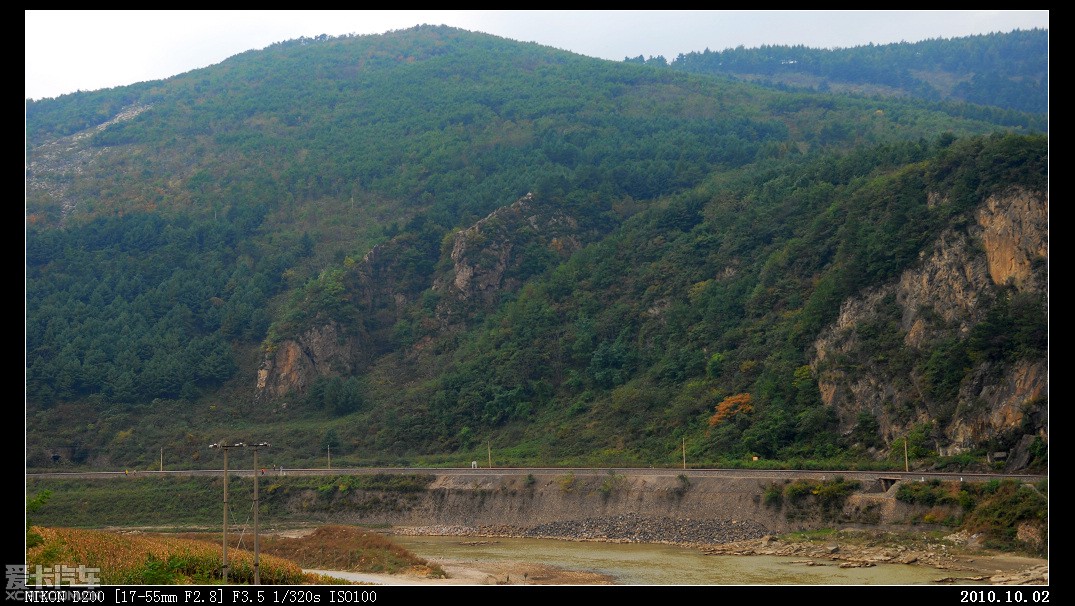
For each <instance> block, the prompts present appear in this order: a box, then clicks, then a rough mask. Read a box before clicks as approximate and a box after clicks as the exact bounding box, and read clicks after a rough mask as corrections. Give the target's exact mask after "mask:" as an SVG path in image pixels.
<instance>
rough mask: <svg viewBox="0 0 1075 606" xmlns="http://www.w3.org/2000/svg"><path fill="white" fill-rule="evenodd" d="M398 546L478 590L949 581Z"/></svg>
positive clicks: (505, 545) (464, 540)
mask: <svg viewBox="0 0 1075 606" xmlns="http://www.w3.org/2000/svg"><path fill="white" fill-rule="evenodd" d="M393 541H395V542H397V543H399V544H400V545H403V546H404V547H406V548H407V549H410V550H411V551H413V552H414V553H415V554H417V555H419V556H421V557H423V558H426V559H428V560H430V561H431V562H435V563H437V564H440V565H441V566H442V567H443V568H444V569H445V570H446V571H448V572H449V575H451V576H453V577H455V578H456V579H459V578H460V575H464V577H463V579H462V580H464V581H466V582H469V583H473V584H530V583H543V582H549V581H552V582H553V583H554V584H555V583H565V584H566V583H571V584H575V583H585V584H615V585H919V584H933V583H936V582H937V581H938V580H940V579H943V578H946V577H951V573H948V572H945V571H942V570H937V569H934V568H930V567H924V566H914V565H906V564H890V563H884V564H878V565H874V566H869V567H861V568H841V567H840V566H839V563H838V562H834V561H829V560H824V559H818V558H795V557H782V556H765V555H756V556H728V555H707V554H705V553H704V552H702V551H700V550H698V549H693V548H689V547H681V546H677V545H662V544H640V543H602V542H591V541H586V542H579V541H563V540H556V539H529V538H477V537H458V536H400V535H397V536H394V537H393ZM558 575H559V576H558ZM557 579H559V581H557ZM400 580H401V581H402V579H400ZM412 581H413V580H408V582H412ZM449 581H450V580H449ZM457 582H458V581H457Z"/></svg>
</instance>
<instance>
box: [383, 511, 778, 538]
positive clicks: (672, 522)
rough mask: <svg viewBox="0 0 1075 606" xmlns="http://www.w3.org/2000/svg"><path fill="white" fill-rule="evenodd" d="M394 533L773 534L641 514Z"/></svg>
mask: <svg viewBox="0 0 1075 606" xmlns="http://www.w3.org/2000/svg"><path fill="white" fill-rule="evenodd" d="M393 532H394V533H396V534H401V535H439V536H486V537H530V538H540V539H570V540H576V541H615V542H624V543H678V544H690V545H698V544H710V545H714V544H721V543H732V542H735V541H745V540H749V539H758V538H761V537H764V536H765V535H768V534H770V532H769V531H768V530H767V529H766V528H765V527H764V526H762V525H761V524H758V523H757V522H752V521H749V520H748V521H739V520H690V519H677V518H669V517H662V518H657V517H647V516H642V515H638V514H620V515H614V516H606V517H601V518H588V519H585V520H571V521H561V522H549V523H546V524H538V525H536V526H530V527H518V526H509V525H503V524H499V525H491V526H478V527H473V526H447V525H438V526H421V527H399V528H394V529H393Z"/></svg>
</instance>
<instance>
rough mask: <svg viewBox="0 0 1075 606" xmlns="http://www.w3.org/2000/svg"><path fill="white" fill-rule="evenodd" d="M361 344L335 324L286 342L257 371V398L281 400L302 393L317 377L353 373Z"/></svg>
mask: <svg viewBox="0 0 1075 606" xmlns="http://www.w3.org/2000/svg"><path fill="white" fill-rule="evenodd" d="M357 349H358V342H357V340H356V339H355V338H354V337H348V336H346V335H345V334H343V333H342V332H341V329H340V327H339V326H338V325H336V324H335V323H330V324H326V325H324V326H319V327H316V328H312V329H310V330H308V331H306V332H305V333H303V334H302V335H300V336H299V337H298V338H296V339H289V340H286V341H283V342H282V343H280V344H279V346H277V348H276V349H275V351H273V352H272V353H270V354H268V355H267V356H266V357H265V361H264V362H262V364H261V367H260V368H258V378H257V386H256V387H257V390H258V395H259V396H262V395H268V396H269V397H274V398H275V397H279V396H283V395H286V394H287V393H288V392H291V391H295V392H299V393H301V392H303V391H305V390H306V388H307V387H309V385H310V384H311V383H312V382H313V381H314V380H315V379H317V377H321V376H328V375H330V374H341V375H344V376H346V375H348V374H351V371H352V370H353V368H354V366H355V364H356V362H357V361H358V359H359V351H357Z"/></svg>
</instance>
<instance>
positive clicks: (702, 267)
mask: <svg viewBox="0 0 1075 606" xmlns="http://www.w3.org/2000/svg"><path fill="white" fill-rule="evenodd" d="M1044 128H1045V119H1044V118H1043V117H1042V116H1040V115H1035V114H1025V113H1019V112H1017V111H1014V110H1005V111H1000V110H996V111H994V110H989V109H988V108H986V109H983V108H981V107H976V106H970V105H956V104H952V103H948V104H944V105H935V104H930V103H926V102H923V101H920V100H901V99H897V98H886V99H877V98H866V97H861V96H845V95H838V94H823V93H815V92H808V91H798V92H789V91H786V90H777V89H773V88H767V87H763V86H758V85H754V84H750V83H746V82H738V81H733V80H730V79H725V78H723V77H714V76H710V75H704V74H689V73H683V72H679V71H673V70H668V69H662V68H660V67H657V66H652V65H636V64H633V63H620V62H609V61H601V60H596V59H590V58H586V57H582V56H578V55H573V54H570V53H566V52H563V51H558V50H554V49H550V48H546V47H542V46H538V45H535V44H529V43H518V42H513V41H509V40H504V39H500V38H496V37H493V36H488V35H484V34H476V33H470V32H465V31H461V30H455V29H451V28H446V27H430V26H422V27H418V28H414V29H410V30H405V31H398V32H392V33H389V34H385V35H380V36H358V37H353V36H352V37H340V38H330V37H318V38H315V39H305V38H304V39H299V40H292V41H288V42H283V43H278V44H274V45H272V46H270V47H268V48H266V49H264V50H260V51H250V52H247V53H243V54H241V55H238V56H236V57H233V58H231V59H228V60H227V61H224V62H222V63H220V64H218V65H215V66H212V67H209V68H205V69H201V70H196V71H193V72H189V73H187V74H182V75H179V76H176V77H174V78H170V79H168V80H164V81H158V82H148V83H142V84H138V85H134V86H130V87H121V88H117V89H110V90H105V91H97V92H91V93H77V94H74V95H65V96H63V97H59V98H57V99H47V100H42V101H28V102H27V162H28V166H27V197H26V215H27V230H26V309H27V312H26V401H27V465H28V466H29V467H30V468H32V469H51V468H76V467H77V468H81V467H93V468H108V469H113V468H117V467H118V468H126V467H147V466H148V467H153V466H154V465H155V464H156V461H157V457H158V456H159V451H160V449H161V448H164V449H165V452H166V453H167V454H168V462H169V464H170V465H171V466H174V467H202V466H205V465H206V464H207V463H206V462H205V460H204V458H205V457H207V456H209V452H208V451H206V450H205V444H208V443H210V442H214V441H217V440H218V439H221V438H228V439H231V438H234V439H250V440H266V441H269V442H272V443H273V445H274V448H273V450H272V456H273V458H274V459H275V462H277V463H279V464H284V465H287V466H298V465H304V464H313V463H315V462H316V461H319V460H320V458H321V457H322V455H323V454H324V453H325V450H326V448H329V447H331V449H332V452H333V457H334V459H335V458H337V457H338V458H339V460H340V461H341V462H347V461H350V462H353V463H356V464H364V463H370V462H419V461H424V462H434V463H437V462H445V463H449V462H457V461H460V460H467V461H469V460H470V459H471V458H473V457H474V456H475V455H474V453H475V452H481V451H484V450H485V449H486V448H487V447H488V448H492V449H495V450H496V451H497V452H498V456H499V457H501V458H503V459H506V460H508V461H510V462H514V463H524V462H525V463H540V464H567V463H583V464H606V463H607V464H630V463H636V464H663V463H665V462H667V461H669V460H672V461H674V460H675V457H676V453H677V452H678V451H677V449H680V448H682V447H683V444H684V443H686V444H687V448H688V454H689V455H690V456H691V458H692V460H696V461H699V462H700V463H708V464H717V463H722V464H734V463H735V462H736V461H740V460H748V459H749V458H751V457H753V456H758V457H761V458H763V459H764V460H768V461H779V462H783V463H788V462H792V463H794V464H805V463H804V462H813V463H816V464H829V463H824V462H826V461H828V462H830V463H831V464H839V465H885V464H887V463H886V462H885V457H886V456H887V453H888V452H889V451H890V450H891V449H892V448H895V447H896V442H895V440H897V439H903V440H908V439H912V440H914V439H917V440H918V442H916V445H917V446H918V447H919V451H920V452H919V453H918V456H919V458H920V459H921V460H923V461H925V460H931V461H932V460H933V457H936V456H939V455H941V450H946V451H951V452H953V453H954V452H958V453H962V457H963V458H961V459H959V461H958V462H957V464H960V465H976V464H986V461H985V453H986V451H989V452H993V451H996V450H1005V451H1010V452H1011V453H1012V457H1013V458H1019V457H1018V456H1017V455H1019V456H1023V455H1027V453H1031V450H1030V448H1031V447H1030V446H1029V444H1031V443H1032V440H1033V438H1034V437H1035V436H1039V437H1040V434H1042V433H1043V432H1044V427H1045V424H1046V422H1047V415H1043V413H1042V412H1041V410H1043V409H1044V407H1045V402H1044V400H1043V399H1035V400H1034V401H1033V402H1031V403H1030V404H1028V405H1027V406H1024V409H1025V412H1024V413H1021V416H1020V417H1019V419H1018V420H1017V422H1016V425H1015V426H1013V427H1011V428H1008V429H1005V431H1004V432H1000V431H993V430H992V429H990V430H989V431H993V433H992V434H990V437H984V436H983V435H980V434H978V433H976V434H974V435H970V436H968V435H967V434H966V432H963V431H962V430H961V429H960V428H961V427H963V425H961V424H960V423H963V422H964V421H965V420H966V419H970V418H971V416H973V415H976V414H984V413H982V412H981V411H983V410H985V409H986V408H988V407H989V406H993V404H980V405H979V404H974V403H975V402H978V401H979V400H982V401H983V402H984V401H986V400H988V397H984V396H981V394H986V395H987V396H988V394H992V393H994V392H996V391H997V390H996V389H994V387H995V386H996V385H999V384H1000V383H1001V382H1003V381H1006V380H1007V377H1009V375H1010V374H1011V373H1013V372H1026V370H1025V368H1024V366H1026V365H1028V364H1029V365H1033V364H1038V363H1039V362H1040V361H1041V360H1043V359H1044V356H1045V353H1046V351H1047V341H1046V337H1045V335H1046V334H1047V309H1046V307H1045V298H1044V295H1043V294H1042V293H1043V292H1044V290H1043V289H1044V285H1045V284H1046V281H1047V275H1046V267H1047V263H1046V260H1045V259H1039V258H1038V257H1036V256H1034V255H1033V254H1031V253H1027V254H1031V256H1030V257H1027V258H1028V259H1031V261H1033V263H1034V265H1033V268H1032V269H1029V270H1027V271H1028V272H1029V273H1027V272H1023V273H1021V274H1019V277H1018V280H1017V282H1012V283H1011V284H1010V285H1007V286H1006V285H1004V284H992V283H989V284H985V283H982V284H979V285H978V286H976V288H977V289H978V290H976V291H975V292H976V296H975V297H974V299H973V301H970V300H969V299H968V301H969V302H968V303H967V305H965V306H964V307H968V306H969V308H971V309H970V311H968V312H967V313H966V315H967V317H966V318H965V319H963V320H960V321H962V322H963V324H965V325H966V326H965V327H963V326H962V325H960V326H957V325H956V324H959V321H956V320H953V319H952V318H947V319H946V318H944V317H939V318H938V319H936V320H934V319H931V318H932V316H931V317H927V318H925V319H924V320H923V322H924V326H926V328H927V329H928V330H927V332H926V333H925V334H926V336H925V337H918V336H916V337H915V338H914V339H915V343H914V344H913V345H908V344H907V341H908V338H905V336H906V335H905V333H907V332H908V330H909V328H908V327H904V326H897V325H898V324H899V323H898V322H897V323H896V324H889V325H886V324H884V322H883V321H882V320H876V322H875V323H876V324H877V326H875V327H873V328H871V329H869V330H867V331H865V332H864V333H863V334H864V335H865V334H866V333H869V334H870V335H872V336H870V338H871V339H873V340H872V341H869V340H866V341H864V340H863V339H859V340H858V341H855V342H854V343H853V344H852V345H849V346H848V347H846V348H845V349H846V351H844V353H843V354H842V355H844V358H841V360H843V362H841V363H840V364H837V365H835V366H834V365H833V362H832V359H831V358H830V359H829V360H828V361H824V362H823V363H822V362H819V361H818V360H815V359H814V358H815V357H816V351H817V346H816V343H817V342H818V340H819V338H820V336H821V335H822V334H823V333H825V331H826V330H827V329H828V327H830V325H832V323H833V322H834V321H836V320H837V318H838V316H839V315H840V313H841V306H842V305H844V304H845V302H847V301H848V300H851V299H854V298H856V297H861V296H863V293H865V292H869V291H870V290H871V289H878V288H884V287H885V286H884V285H886V284H891V283H893V282H895V281H898V280H899V279H900V277H901V275H903V272H905V271H908V270H910V269H912V268H914V267H916V264H920V263H922V262H923V259H924V258H926V256H927V254H928V253H929V252H930V251H931V250H932V248H933V247H934V246H935V243H936V242H937V241H938V239H939V238H942V237H948V236H945V234H951V233H957V234H967V235H966V236H965V237H966V238H969V239H970V240H969V241H974V240H975V238H978V239H979V240H980V238H981V237H980V236H979V235H978V231H976V230H977V229H978V228H977V227H974V226H975V225H978V223H980V222H981V221H982V220H984V219H981V218H980V213H981V210H980V209H981V208H982V205H983V203H985V201H986V200H988V199H990V198H991V197H993V198H995V197H998V196H1000V197H1004V196H1009V197H1010V195H1014V194H1012V192H1029V193H1027V194H1026V195H1028V196H1030V197H1031V198H1033V199H1034V200H1037V199H1038V198H1042V197H1043V196H1045V192H1047V163H1048V159H1047V158H1048V156H1047V153H1048V152H1047V148H1048V144H1047V139H1046V138H1045V137H1044V136H1043V135H1040V134H1034V133H1036V132H1040V131H1042V130H1044ZM1005 199H1006V198H1005ZM936 200H943V202H941V203H937V202H936ZM976 213H978V214H976ZM991 216H992V215H991ZM1020 221H1021V219H1020ZM1028 221H1029V219H1028ZM1020 225H1022V223H1020ZM1046 235H1047V233H1046ZM960 237H964V236H962V235H961V236H960ZM1024 240H1026V239H1025V238H1024V239H1023V240H1019V242H1020V244H1019V247H1022V248H1019V247H1017V248H1019V250H1022V249H1023V248H1026V249H1027V250H1030V248H1032V246H1031V244H1027V243H1026V242H1024ZM1028 247H1030V248H1028ZM979 248H982V246H981V245H980V246H979ZM984 248H986V249H989V250H987V251H986V252H989V251H990V250H992V249H990V247H989V245H986V246H984ZM1005 250H1007V249H1005ZM1035 250H1036V249H1035ZM1020 254H1022V253H1020ZM1034 254H1036V253H1034ZM1024 256H1026V255H1024ZM1020 259H1022V257H1020ZM1027 263H1030V261H1027ZM979 273H981V272H979ZM1026 276H1030V277H1026ZM976 284H978V283H976ZM912 311H913V310H912ZM894 313H895V312H894ZM914 313H918V312H914ZM907 314H912V312H911V311H908V312H906V313H905V316H907ZM941 315H942V316H943V314H941ZM908 317H909V316H908ZM871 321H872V320H871ZM946 322H947V323H946ZM953 322H955V324H953ZM1012 327H1017V329H1012ZM964 328H965V329H964ZM915 330H917V331H919V332H916V333H915V334H916V335H917V334H919V333H921V330H919V329H915ZM870 331H872V332H870ZM1012 331H1014V332H1012ZM1010 332H1011V333H1012V335H1013V336H1011V337H1010V338H1009V337H1008V336H1005V335H1008V333H1010ZM863 338H865V337H863ZM901 339H902V340H901ZM864 343H865V345H864ZM855 347H858V348H859V349H855ZM863 348H865V349H866V350H869V351H866V353H856V352H860V350H863ZM863 351H865V350H863ZM871 352H872V353H871ZM874 354H876V355H874ZM859 355H862V356H864V358H863V360H858V358H857V357H856V356H859ZM871 355H872V357H871ZM879 355H880V356H882V357H883V360H877V359H876V358H877V356H879ZM950 360H956V362H954V363H951V364H947V365H945V364H942V362H944V361H950ZM1021 365H1023V366H1021ZM834 376H835V377H837V378H835V379H833V378H832V377H834ZM863 377H866V378H868V380H869V381H872V382H873V383H875V384H876V383H878V381H881V382H884V381H887V380H891V379H892V378H893V377H910V379H911V380H910V383H909V386H897V387H896V388H893V390H891V391H892V393H893V395H892V398H890V402H889V403H890V405H891V406H893V407H894V408H893V410H880V409H877V408H876V407H874V408H869V407H862V409H861V410H859V409H854V410H852V409H851V408H849V406H848V405H843V404H840V402H841V400H839V398H837V400H832V398H831V397H830V395H831V394H827V392H825V391H824V390H825V389H827V387H826V386H827V385H828V384H829V382H835V383H833V384H836V383H840V382H851V383H853V382H854V381H857V380H860V379H862V380H867V379H863ZM1024 383H1025V382H1024ZM840 384H841V385H842V384H843V383H840ZM901 385H902V384H901ZM848 389H850V388H848ZM990 390H992V391H990ZM1035 393H1036V392H1035ZM744 394H748V395H744ZM989 397H992V396H989ZM1017 397H1023V396H1022V395H1011V397H1009V398H1008V399H1007V400H1004V402H1003V403H997V404H996V406H1001V405H1003V406H1008V405H1009V404H1010V402H1011V401H1013V400H1012V398H1017ZM1036 397H1037V396H1035V398H1036ZM983 398H984V399H983ZM989 401H990V402H992V400H989ZM998 402H999V400H998ZM975 406H977V408H975ZM1020 410H1022V409H1020ZM937 411H947V413H946V414H947V416H943V415H942V416H940V417H938V415H937V414H936V413H937ZM975 411H977V412H975ZM849 415H850V416H849ZM930 418H932V419H936V422H934V423H933V424H932V425H931V424H930V423H927V422H924V420H925V419H930ZM849 419H850V421H849ZM968 422H969V421H968ZM1009 430H1010V431H1009ZM1005 432H1006V433H1005ZM993 434H995V435H993ZM914 436H918V437H917V438H916V437H914ZM957 438H958V440H957ZM1024 438H1026V439H1024ZM1027 440H1030V441H1027ZM957 441H958V443H957ZM1038 443H1039V444H1040V443H1041V440H1040V439H1039V441H1038ZM931 444H932V445H933V447H932V448H931V447H930V445H931ZM939 445H944V446H943V448H942V447H941V446H939ZM899 446H900V448H901V449H902V443H900V444H899ZM1034 448H1036V450H1033V455H1032V456H1031V458H1030V459H1027V458H1026V456H1023V459H1024V460H1022V461H1021V463H1020V465H1023V466H1026V465H1039V466H1040V465H1043V464H1044V461H1045V460H1046V459H1045V455H1044V450H1043V447H1040V446H1035V447H1034ZM1027 456H1030V455H1027ZM796 462H797V463H796ZM813 463H812V464H813ZM341 464H342V463H341ZM774 464H775V463H774Z"/></svg>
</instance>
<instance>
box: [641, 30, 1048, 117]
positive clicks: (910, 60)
mask: <svg viewBox="0 0 1075 606" xmlns="http://www.w3.org/2000/svg"><path fill="white" fill-rule="evenodd" d="M627 61H630V62H633V63H648V64H654V65H670V66H671V67H672V68H673V69H679V70H683V71H687V72H692V73H697V74H715V75H716V74H720V75H732V76H736V77H740V78H744V79H747V80H751V81H756V82H764V83H766V84H769V85H779V86H790V87H797V88H806V89H814V90H820V91H829V90H831V91H853V92H859V93H865V94H875V95H909V96H912V97H917V98H920V99H927V100H931V101H939V100H956V101H966V102H969V103H975V104H978V105H992V106H996V107H1002V108H1006V109H1013V110H1018V111H1025V112H1035V113H1045V112H1047V111H1048V110H1049V70H1048V65H1049V32H1048V30H1043V29H1032V30H1016V31H1013V32H1009V33H992V34H985V35H980V36H967V37H965V38H951V39H935V40H924V41H922V42H914V43H910V42H900V43H898V44H880V45H873V44H871V45H868V46H858V47H853V48H836V49H817V48H807V47H805V46H801V45H800V46H762V47H760V48H743V47H738V48H733V49H727V50H723V51H710V50H709V49H706V50H704V51H702V52H693V53H686V54H681V55H680V56H678V57H676V58H675V59H674V60H673V61H672V62H671V63H670V64H669V63H668V61H667V60H666V59H665V58H664V57H650V58H649V59H645V58H644V57H642V56H638V57H635V58H633V59H627Z"/></svg>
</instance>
